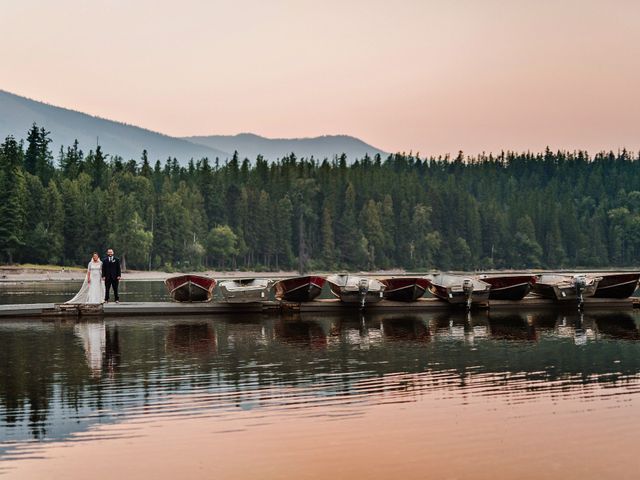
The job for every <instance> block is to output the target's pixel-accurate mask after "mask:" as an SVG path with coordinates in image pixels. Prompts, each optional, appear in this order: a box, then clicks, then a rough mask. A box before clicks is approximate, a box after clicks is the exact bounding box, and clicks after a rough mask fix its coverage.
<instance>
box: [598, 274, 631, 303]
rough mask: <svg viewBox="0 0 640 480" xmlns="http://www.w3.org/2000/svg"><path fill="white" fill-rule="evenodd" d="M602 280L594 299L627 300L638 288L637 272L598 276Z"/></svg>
mask: <svg viewBox="0 0 640 480" xmlns="http://www.w3.org/2000/svg"><path fill="white" fill-rule="evenodd" d="M598 275H600V276H601V277H602V280H600V282H598V288H596V293H594V294H593V296H594V297H598V298H629V297H630V296H631V295H633V292H635V291H636V288H638V280H639V279H640V273H639V272H630V273H604V274H598Z"/></svg>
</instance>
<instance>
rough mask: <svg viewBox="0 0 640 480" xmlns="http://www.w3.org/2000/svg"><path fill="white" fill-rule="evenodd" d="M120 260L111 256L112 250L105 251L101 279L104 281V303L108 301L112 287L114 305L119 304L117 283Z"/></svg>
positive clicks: (119, 273)
mask: <svg viewBox="0 0 640 480" xmlns="http://www.w3.org/2000/svg"><path fill="white" fill-rule="evenodd" d="M121 275H122V273H121V272H120V259H119V258H116V257H114V256H113V248H109V249H108V250H107V256H106V257H105V258H103V259H102V279H103V280H104V286H105V294H104V301H105V303H106V302H108V301H109V289H110V288H111V287H113V296H114V297H116V303H120V297H119V296H118V282H119V281H120V276H121Z"/></svg>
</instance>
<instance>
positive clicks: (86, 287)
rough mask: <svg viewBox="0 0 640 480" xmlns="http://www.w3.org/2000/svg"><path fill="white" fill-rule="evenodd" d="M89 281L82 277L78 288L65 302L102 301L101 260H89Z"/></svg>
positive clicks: (103, 292) (103, 289)
mask: <svg viewBox="0 0 640 480" xmlns="http://www.w3.org/2000/svg"><path fill="white" fill-rule="evenodd" d="M88 273H89V278H91V282H88V281H87V277H86V276H85V278H84V283H83V284H82V287H80V290H79V291H78V293H77V294H76V296H75V297H73V298H72V299H71V300H69V301H68V302H65V303H102V302H103V301H104V294H105V288H104V282H103V281H102V262H101V261H100V260H98V261H97V262H94V261H93V260H91V261H90V262H89V267H88Z"/></svg>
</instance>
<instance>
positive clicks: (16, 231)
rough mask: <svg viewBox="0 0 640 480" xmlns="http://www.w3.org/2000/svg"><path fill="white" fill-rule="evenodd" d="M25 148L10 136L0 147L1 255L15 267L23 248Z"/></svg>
mask: <svg viewBox="0 0 640 480" xmlns="http://www.w3.org/2000/svg"><path fill="white" fill-rule="evenodd" d="M22 164H23V153H22V146H21V145H20V144H19V143H18V142H16V140H15V139H14V138H13V137H12V136H9V137H7V138H6V140H5V141H4V143H3V144H2V145H0V172H1V173H0V219H2V220H1V221H0V252H3V253H4V254H5V255H6V259H7V261H8V262H9V263H13V260H14V254H15V253H16V252H17V250H18V249H19V248H20V247H22V246H23V245H24V233H25V232H24V228H25V223H26V214H25V202H26V184H25V179H24V174H23V169H22Z"/></svg>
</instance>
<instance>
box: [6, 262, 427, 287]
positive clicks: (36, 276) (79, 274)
mask: <svg viewBox="0 0 640 480" xmlns="http://www.w3.org/2000/svg"><path fill="white" fill-rule="evenodd" d="M188 273H193V274H194V275H201V276H204V277H212V278H215V279H216V280H226V279H238V278H273V279H282V278H290V277H295V276H297V275H298V272H297V271H293V270H291V271H286V270H280V271H269V272H256V271H218V270H205V271H202V272H173V273H170V272H163V271H146V270H128V271H126V272H123V273H122V279H121V281H136V282H141V281H148V282H155V281H159V282H162V281H164V280H166V279H167V278H169V277H173V276H176V275H186V274H188ZM357 273H358V274H360V275H380V276H383V275H386V276H390V275H405V274H406V272H404V271H402V270H386V271H378V272H357ZM309 274H310V275H311V274H322V275H326V274H328V273H327V272H309ZM85 275H86V270H85V269H83V268H77V267H72V268H71V269H69V268H67V267H65V268H62V267H55V266H51V267H48V266H47V267H35V266H34V267H31V266H29V267H25V266H19V265H16V266H2V267H0V284H1V283H21V282H37V281H55V282H65V281H82V280H84V277H85ZM421 275H422V274H421Z"/></svg>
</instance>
